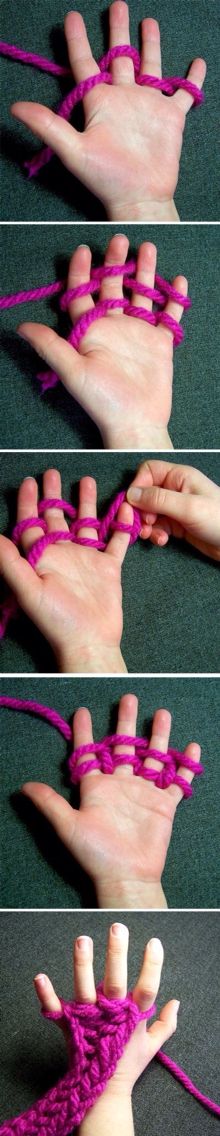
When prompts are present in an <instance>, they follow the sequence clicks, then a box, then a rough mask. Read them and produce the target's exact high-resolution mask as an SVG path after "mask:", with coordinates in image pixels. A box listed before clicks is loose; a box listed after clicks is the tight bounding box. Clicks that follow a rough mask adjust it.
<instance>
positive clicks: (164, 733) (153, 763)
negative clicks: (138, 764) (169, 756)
mask: <svg viewBox="0 0 220 1136" xmlns="http://www.w3.org/2000/svg"><path fill="white" fill-rule="evenodd" d="M170 730H171V714H170V713H169V710H156V714H154V719H153V727H152V734H151V737H150V743H149V744H150V749H156V750H157V749H159V750H161V752H162V753H167V749H168V742H169V736H170ZM144 766H145V769H149V768H150V769H156V770H158V773H159V772H160V771H161V769H163V761H159V760H158V759H157V758H155V757H147V758H146V759H145V761H144Z"/></svg>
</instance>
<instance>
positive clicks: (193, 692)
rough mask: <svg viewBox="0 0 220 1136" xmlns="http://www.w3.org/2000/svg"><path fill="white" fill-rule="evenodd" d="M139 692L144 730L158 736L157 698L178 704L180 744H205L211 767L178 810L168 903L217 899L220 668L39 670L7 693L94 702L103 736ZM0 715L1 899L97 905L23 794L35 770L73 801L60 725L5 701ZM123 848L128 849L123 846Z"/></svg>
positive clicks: (4, 687) (4, 683) (175, 722)
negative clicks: (80, 674)
mask: <svg viewBox="0 0 220 1136" xmlns="http://www.w3.org/2000/svg"><path fill="white" fill-rule="evenodd" d="M129 691H131V692H133V694H136V695H137V696H138V698H139V713H138V727H137V732H138V734H139V735H141V736H144V735H145V736H147V737H149V736H150V723H151V721H152V717H153V714H154V712H155V710H156V708H157V707H160V706H165V707H166V708H167V709H169V710H170V711H171V713H172V734H171V745H173V746H175V747H176V748H179V749H182V750H184V749H185V746H186V744H187V743H188V742H189V741H198V742H199V743H200V744H201V747H202V762H203V764H204V769H205V774H204V776H203V777H201V778H200V779H199V778H197V780H196V783H194V793H193V796H192V797H191V799H190V800H189V801H185V802H184V801H183V802H182V803H181V805H180V806H179V808H178V810H177V814H176V819H175V824H174V828H173V835H172V840H171V845H170V849H169V852H168V857H167V863H166V868H165V872H164V876H163V885H164V888H165V894H166V897H167V902H168V906H169V907H217V906H218V903H219V902H220V875H219V867H218V865H219V719H220V681H219V679H216V678H209V679H203V678H201V679H199V678H188V679H186V678H185V679H183V678H174V679H168V678H167V679H164V678H150V679H142V678H136V679H129V678H120V679H119V678H115V679H97V678H94V679H88V678H84V679H78V678H74V679H71V678H68V679H64V678H62V679H58V678H54V679H53V678H50V679H39V678H32V679H30V678H28V677H27V678H23V679H18V678H16V679H15V678H13V679H10V680H9V679H2V680H1V690H0V693H1V695H9V696H10V697H13V698H27V699H36V700H37V702H40V703H43V705H46V706H50V707H52V708H53V709H56V710H57V711H58V713H60V714H61V716H62V717H63V718H64V719H65V721H69V722H71V719H72V715H73V713H74V711H75V710H76V709H77V707H79V706H82V705H83V706H88V708H89V710H90V712H91V714H92V719H93V728H94V738H95V739H96V740H100V739H101V738H102V737H104V736H105V735H106V734H107V733H109V732H112V731H115V729H116V725H117V707H118V702H119V699H120V697H121V695H122V694H124V693H126V692H129ZM0 718H1V743H0V753H1V769H2V791H1V796H2V803H3V815H4V825H3V828H2V836H3V856H2V863H3V873H2V874H3V880H2V901H1V902H2V905H3V906H4V907H77V906H79V905H81V906H82V907H86V906H87V907H94V906H96V897H95V892H94V891H93V888H92V885H91V884H90V881H89V878H88V877H87V876H86V875H85V874H84V873H83V872H81V870H80V869H79V866H78V864H77V863H76V862H74V861H73V859H72V857H71V856H69V855H68V854H67V852H66V851H65V850H64V849H63V847H62V845H61V843H60V841H59V840H58V839H56V837H55V836H54V835H53V833H52V829H51V828H50V826H49V825H48V824H47V823H46V822H44V821H43V819H42V817H41V816H40V814H39V813H37V811H36V810H35V809H34V808H33V806H31V804H30V802H29V801H28V800H27V799H26V800H25V799H24V798H21V797H20V798H19V797H18V795H17V794H18V790H19V787H20V785H21V784H22V783H23V782H24V781H27V780H29V781H30V780H38V781H44V782H46V783H48V784H50V785H52V786H53V788H54V789H56V791H57V792H58V793H62V794H63V795H64V796H65V797H66V799H67V800H68V801H72V803H73V805H76V804H78V790H77V791H76V790H75V789H73V788H72V789H71V787H70V783H69V777H68V772H67V767H66V758H67V756H68V754H69V752H70V748H69V747H68V745H67V743H66V742H65V740H64V739H63V738H62V737H61V736H60V734H59V733H58V732H57V730H55V729H54V728H53V727H52V726H49V725H48V724H47V723H45V722H44V721H43V720H42V719H40V718H37V717H35V716H33V715H29V714H26V713H22V712H20V713H19V712H16V711H12V710H6V709H5V708H4V709H2V710H0ZM122 856H123V850H122Z"/></svg>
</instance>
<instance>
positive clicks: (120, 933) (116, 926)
mask: <svg viewBox="0 0 220 1136" xmlns="http://www.w3.org/2000/svg"><path fill="white" fill-rule="evenodd" d="M111 930H112V934H113V935H116V937H117V938H118V939H127V937H128V928H127V927H125V925H124V923H113V924H112V928H111Z"/></svg>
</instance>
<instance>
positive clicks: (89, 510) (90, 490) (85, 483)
mask: <svg viewBox="0 0 220 1136" xmlns="http://www.w3.org/2000/svg"><path fill="white" fill-rule="evenodd" d="M96 503H97V487H96V481H95V480H94V477H81V481H80V483H79V506H78V520H82V521H83V520H84V519H85V518H89V517H91V518H93V517H94V520H96V517H97V510H96ZM97 532H98V530H97V529H96V528H95V527H94V528H93V527H92V525H91V526H90V525H89V526H86V525H83V524H82V525H80V526H79V528H78V536H79V537H83V539H84V538H86V539H87V538H88V539H90V540H97Z"/></svg>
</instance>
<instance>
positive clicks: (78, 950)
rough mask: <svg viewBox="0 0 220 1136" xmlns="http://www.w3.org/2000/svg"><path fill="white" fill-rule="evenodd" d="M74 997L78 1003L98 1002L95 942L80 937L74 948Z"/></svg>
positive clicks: (85, 937)
mask: <svg viewBox="0 0 220 1136" xmlns="http://www.w3.org/2000/svg"><path fill="white" fill-rule="evenodd" d="M73 980H74V996H75V999H76V1001H77V1002H96V988H95V981H94V973H93V941H92V939H90V936H89V935H80V936H79V938H78V939H76V941H75V943H74V948H73Z"/></svg>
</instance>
